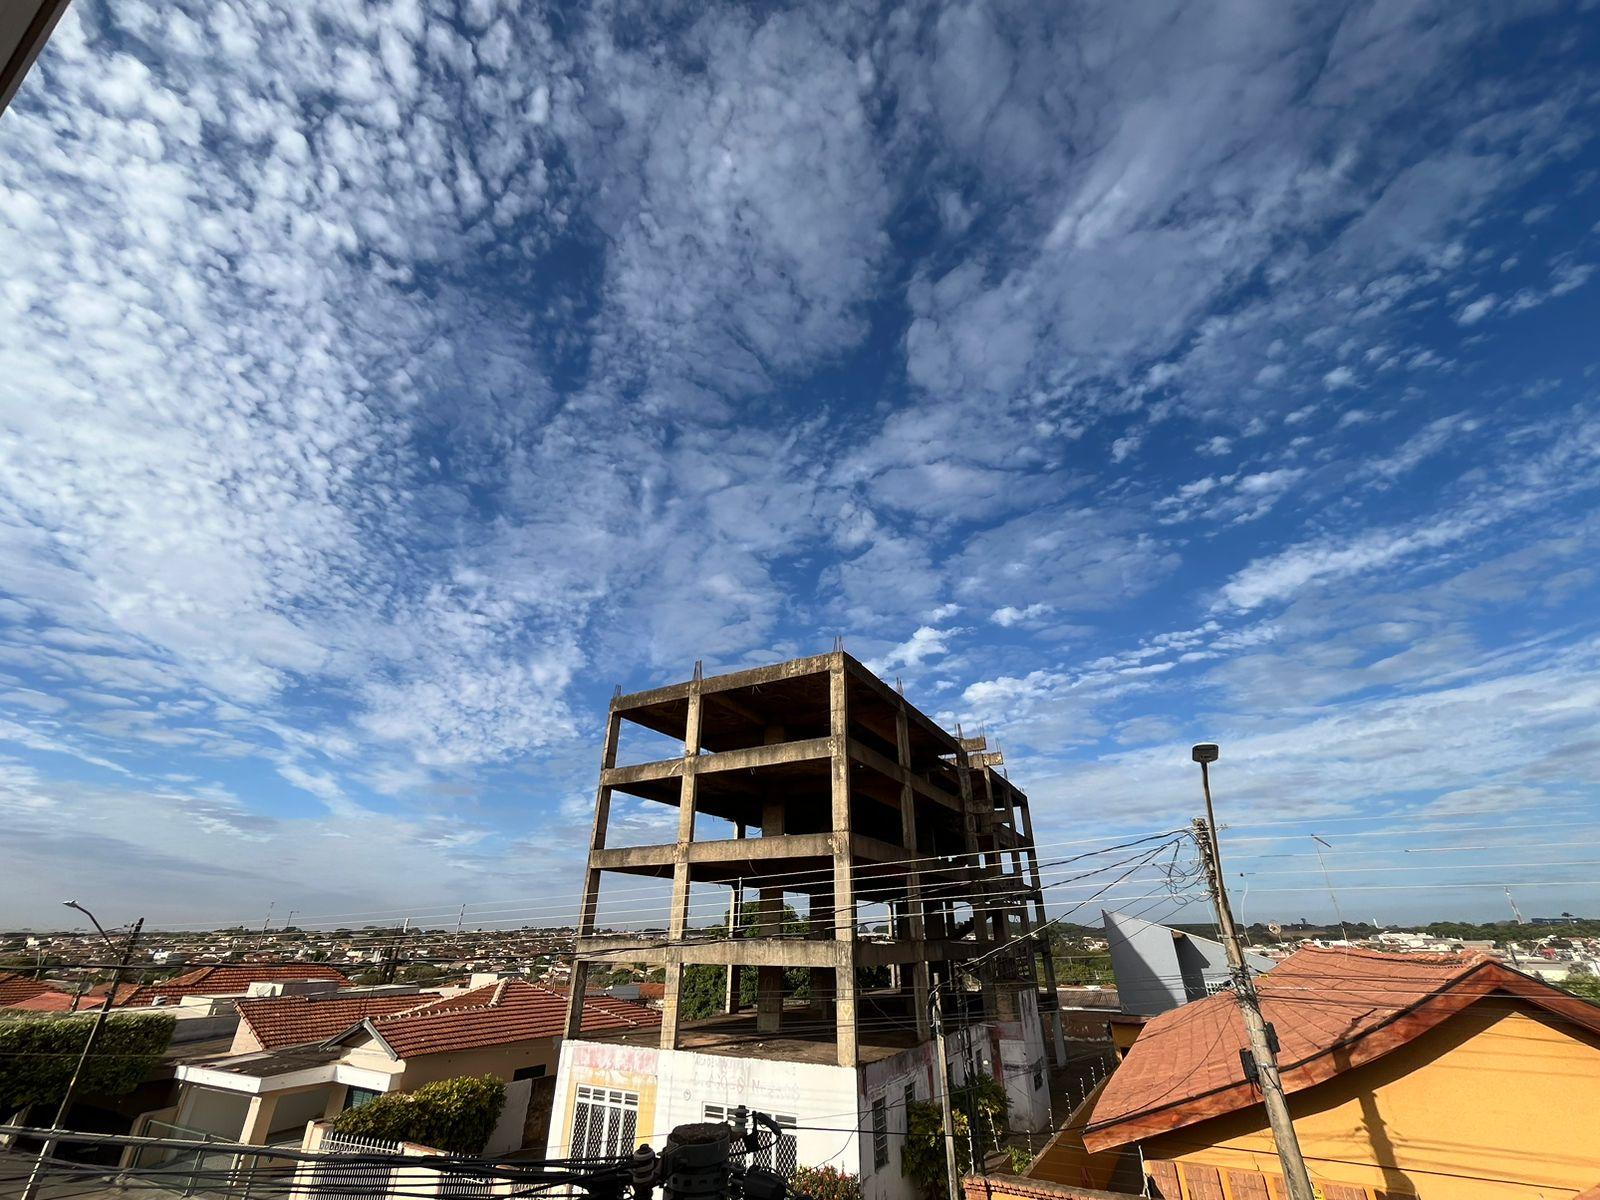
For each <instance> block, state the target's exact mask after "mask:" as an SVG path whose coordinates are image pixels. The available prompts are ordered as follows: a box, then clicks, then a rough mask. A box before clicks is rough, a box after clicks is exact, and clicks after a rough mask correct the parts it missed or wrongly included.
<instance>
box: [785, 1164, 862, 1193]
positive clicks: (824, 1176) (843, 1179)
mask: <svg viewBox="0 0 1600 1200" xmlns="http://www.w3.org/2000/svg"><path fill="white" fill-rule="evenodd" d="M789 1194H790V1195H791V1196H809V1197H810V1198H811V1200H861V1177H860V1176H859V1175H852V1174H850V1172H849V1171H841V1170H839V1168H838V1167H797V1168H795V1172H794V1174H793V1175H791V1176H790V1177H789Z"/></svg>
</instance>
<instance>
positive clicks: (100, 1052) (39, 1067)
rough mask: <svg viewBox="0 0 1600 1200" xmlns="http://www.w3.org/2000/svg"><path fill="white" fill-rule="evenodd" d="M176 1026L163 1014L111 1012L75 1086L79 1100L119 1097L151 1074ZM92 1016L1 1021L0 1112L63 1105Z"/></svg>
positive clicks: (86, 1014)
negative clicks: (30, 1105)
mask: <svg viewBox="0 0 1600 1200" xmlns="http://www.w3.org/2000/svg"><path fill="white" fill-rule="evenodd" d="M176 1024H177V1022H176V1021H175V1020H174V1019H173V1018H172V1017H171V1016H170V1015H168V1014H167V1013H113V1014H112V1015H111V1016H109V1017H107V1018H106V1023H105V1027H104V1028H102V1029H101V1030H100V1037H99V1040H98V1041H96V1043H95V1048H94V1053H93V1054H91V1055H90V1056H89V1061H88V1062H87V1063H85V1064H84V1075H83V1078H82V1079H81V1080H79V1082H78V1094H79V1095H83V1096H121V1095H125V1094H126V1093H128V1092H131V1091H132V1090H133V1089H134V1088H136V1087H138V1086H139V1084H140V1083H142V1082H143V1081H144V1078H145V1076H146V1075H148V1074H149V1073H150V1072H151V1071H153V1070H154V1069H155V1068H156V1066H157V1065H159V1064H160V1062H161V1056H162V1055H163V1054H165V1053H166V1050H167V1044H168V1043H169V1042H170V1041H171V1040H172V1030H173V1027H174V1026H175V1025H176ZM93 1026H94V1014H92V1013H83V1014H80V1015H77V1016H71V1017H47V1016H22V1015H19V1016H8V1017H0V1112H13V1111H15V1110H16V1109H19V1108H21V1107H23V1106H24V1105H27V1104H41V1105H45V1106H50V1105H55V1104H60V1103H61V1097H62V1096H63V1095H64V1094H65V1093H66V1090H67V1083H68V1081H69V1080H70V1079H71V1078H72V1071H73V1068H74V1067H76V1066H77V1064H78V1057H79V1056H80V1055H81V1054H82V1053H83V1047H84V1043H85V1042H87V1041H88V1040H89V1030H90V1029H91V1028H92V1027H93Z"/></svg>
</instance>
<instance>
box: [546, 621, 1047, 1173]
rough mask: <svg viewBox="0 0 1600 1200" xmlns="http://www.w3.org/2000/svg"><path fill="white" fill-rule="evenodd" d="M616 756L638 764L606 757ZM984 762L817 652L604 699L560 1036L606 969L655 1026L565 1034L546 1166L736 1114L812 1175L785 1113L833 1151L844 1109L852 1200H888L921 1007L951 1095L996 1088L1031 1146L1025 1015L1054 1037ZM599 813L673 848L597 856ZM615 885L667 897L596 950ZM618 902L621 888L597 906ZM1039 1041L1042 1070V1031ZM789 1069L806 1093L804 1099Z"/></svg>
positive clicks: (1025, 869) (609, 849)
mask: <svg viewBox="0 0 1600 1200" xmlns="http://www.w3.org/2000/svg"><path fill="white" fill-rule="evenodd" d="M641 739H643V740H646V741H650V742H653V743H654V744H655V745H656V746H657V747H660V748H661V749H659V750H657V751H656V752H655V753H656V755H657V756H656V757H653V758H651V759H650V760H649V761H637V762H624V761H620V759H621V758H623V757H627V755H626V754H625V753H619V752H620V751H621V750H622V748H623V747H626V746H630V745H632V744H633V743H635V742H637V741H639V740H641ZM662 750H671V751H674V753H671V754H670V756H668V755H665V754H663V753H662ZM998 765H999V755H998V754H996V753H992V752H988V751H987V750H986V749H985V747H984V744H983V740H982V739H981V738H979V739H964V738H962V737H961V736H960V735H959V732H957V733H952V732H950V731H948V730H946V729H943V728H941V727H940V726H939V725H938V724H937V723H936V722H935V721H933V720H932V719H931V718H929V717H928V716H927V715H925V714H924V713H922V712H921V711H919V710H918V709H917V708H915V707H914V706H912V705H911V704H910V703H908V702H907V701H906V699H905V698H904V697H903V696H902V695H901V694H900V693H899V692H898V691H897V690H896V689H894V688H892V687H889V686H888V685H886V684H885V683H883V681H881V680H880V679H878V678H877V677H876V676H875V675H873V674H872V672H871V671H869V670H867V669H866V668H865V667H864V666H863V665H862V664H861V663H859V662H857V661H856V660H855V659H853V658H852V657H850V656H849V655H848V654H845V653H843V652H842V651H835V652H834V653H832V654H827V655H820V656H817V657H813V658H802V659H795V660H793V661H790V662H786V663H780V664H778V665H776V666H770V667H760V668H756V669H752V670H746V671H737V672H733V673H730V674H726V675H717V676H710V677H705V678H701V677H700V674H699V671H698V669H697V670H696V676H695V678H693V679H690V680H688V681H686V682H683V683H678V684H673V685H671V686H667V687H661V688H655V689H652V690H650V691H645V692H638V693H635V694H633V695H626V696H623V695H619V696H617V697H616V698H615V699H614V700H613V701H612V704H611V708H610V712H609V714H608V717H607V723H606V729H605V737H604V749H603V757H602V762H601V770H600V782H599V789H598V793H597V796H596V800H595V813H594V826H593V833H592V839H591V843H590V849H589V858H588V869H587V872H586V875H585V879H584V888H583V897H582V905H581V910H580V923H579V929H578V946H577V957H576V962H575V964H574V968H573V978H572V985H573V986H572V995H573V1004H572V1012H573V1014H574V1016H573V1018H572V1019H573V1020H575V1019H576V1014H577V1012H578V998H579V997H580V996H581V995H582V994H583V992H584V989H585V986H586V983H587V981H588V979H589V976H590V973H591V971H592V970H594V969H596V968H597V967H598V968H601V969H603V970H605V972H606V973H607V974H608V975H609V973H610V972H611V971H612V970H613V969H614V968H615V967H616V966H617V965H619V964H623V963H628V964H647V965H650V966H656V967H660V968H662V969H663V970H664V973H665V997H664V1001H663V1006H664V1007H663V1021H662V1025H661V1028H660V1030H659V1032H658V1031H656V1030H654V1029H652V1030H649V1031H648V1032H644V1031H640V1032H638V1033H635V1034H630V1035H627V1036H625V1037H620V1038H615V1039H611V1040H608V1041H603V1042H601V1041H592V1042H584V1041H579V1040H578V1030H577V1029H576V1027H575V1026H572V1025H571V1022H570V1021H569V1029H568V1040H567V1044H566V1046H565V1047H564V1049H563V1054H562V1067H561V1071H562V1078H561V1080H560V1082H559V1083H558V1087H557V1094H556V1101H555V1113H554V1117H553V1121H552V1127H551V1145H552V1146H558V1145H560V1146H570V1147H571V1148H572V1151H573V1152H578V1151H579V1150H580V1149H581V1150H583V1151H585V1152H587V1151H589V1150H598V1151H601V1152H604V1151H605V1150H607V1149H612V1148H615V1147H613V1146H612V1145H611V1141H612V1139H613V1135H614V1136H615V1137H616V1138H620V1139H622V1140H626V1138H634V1137H641V1136H643V1134H644V1133H646V1132H648V1131H650V1130H653V1129H654V1128H656V1127H661V1128H663V1129H667V1128H671V1127H672V1126H673V1125H675V1124H678V1123H681V1122H683V1121H688V1120H703V1119H707V1117H710V1118H712V1119H716V1118H717V1116H718V1114H719V1113H721V1112H723V1111H726V1110H729V1109H731V1108H732V1107H734V1106H737V1105H739V1104H747V1105H749V1106H751V1107H752V1108H760V1109H763V1110H766V1111H773V1112H778V1113H782V1114H785V1119H786V1120H788V1121H789V1123H790V1126H791V1128H793V1130H794V1133H793V1134H792V1135H791V1136H790V1137H789V1138H788V1139H786V1140H787V1142H788V1145H787V1146H786V1147H782V1146H781V1147H780V1150H779V1153H778V1163H777V1165H780V1166H792V1165H793V1164H794V1162H795V1161H799V1162H801V1163H804V1162H808V1161H812V1160H813V1158H814V1156H813V1155H810V1154H808V1153H806V1142H807V1138H806V1136H805V1132H806V1128H807V1122H806V1117H807V1115H808V1114H807V1113H806V1112H804V1111H799V1110H804V1109H807V1108H808V1107H809V1108H811V1109H813V1110H814V1111H815V1112H816V1113H817V1114H818V1116H819V1117H821V1116H827V1117H830V1118H831V1119H830V1120H826V1121H823V1120H819V1121H818V1122H816V1123H815V1124H817V1125H819V1126H823V1127H828V1126H831V1127H832V1128H833V1129H834V1130H835V1131H836V1130H837V1128H838V1127H839V1125H840V1124H841V1122H840V1119H839V1114H840V1113H841V1112H844V1113H847V1114H848V1113H849V1112H854V1113H856V1114H858V1115H859V1116H860V1117H861V1120H860V1121H859V1122H853V1123H852V1122H845V1124H846V1125H850V1126H852V1127H855V1128H860V1129H861V1130H863V1131H864V1132H863V1133H862V1135H861V1138H860V1143H861V1144H860V1146H859V1147H858V1149H859V1151H860V1162H861V1167H862V1169H861V1177H862V1183H863V1187H864V1190H865V1192H866V1195H867V1200H890V1198H891V1197H899V1196H902V1195H906V1194H908V1193H906V1192H905V1187H906V1186H908V1185H906V1184H905V1181H904V1180H903V1179H901V1178H900V1174H899V1170H898V1162H897V1161H895V1162H893V1163H889V1162H887V1161H886V1159H885V1156H886V1155H888V1156H889V1157H891V1158H894V1159H896V1160H897V1159H898V1148H897V1146H898V1142H899V1141H900V1139H899V1138H896V1137H894V1136H892V1134H894V1133H896V1132H899V1133H903V1132H904V1128H905V1125H904V1122H905V1115H906V1108H907V1105H908V1104H909V1103H910V1102H912V1101H914V1100H918V1099H920V1100H929V1099H932V1098H933V1097H934V1096H935V1095H936V1094H937V1093H936V1092H935V1090H934V1089H935V1086H936V1084H937V1082H938V1081H937V1078H936V1075H935V1068H934V1064H933V1058H932V1052H931V1048H930V1046H931V1043H930V1005H929V1003H928V1000H929V994H930V989H938V991H939V993H940V998H941V1000H942V1002H943V1010H944V1013H945V1017H944V1020H945V1023H946V1026H947V1028H948V1029H950V1030H951V1031H952V1041H951V1050H950V1053H951V1056H952V1063H951V1070H952V1071H953V1073H954V1075H955V1077H956V1078H958V1079H960V1078H963V1077H965V1075H966V1074H968V1073H969V1072H972V1071H985V1072H988V1073H990V1074H991V1075H993V1076H995V1077H996V1078H1000V1079H1002V1080H1004V1082H1005V1085H1006V1088H1007V1091H1008V1093H1009V1094H1010V1097H1011V1101H1012V1117H1013V1122H1014V1124H1016V1125H1018V1126H1029V1125H1032V1126H1043V1125H1044V1124H1045V1123H1046V1122H1047V1121H1048V1116H1049V1112H1048V1091H1047V1089H1046V1088H1045V1086H1044V1079H1043V1076H1044V1073H1045V1063H1044V1057H1045V1046H1044V1037H1043V1033H1042V1030H1041V1024H1040V1017H1041V1012H1043V1013H1044V1014H1046V1015H1047V1016H1048V1017H1049V1018H1051V1019H1052V1023H1053V1024H1054V1021H1053V1018H1054V1010H1055V989H1054V980H1053V978H1047V979H1045V980H1044V981H1043V982H1044V983H1045V984H1046V988H1045V990H1043V991H1041V990H1040V987H1039V984H1040V982H1041V981H1040V980H1038V979H1037V978H1036V970H1035V962H1036V959H1035V955H1034V953H1033V950H1034V944H1033V942H1032V941H1031V940H1023V941H1019V940H1018V939H1019V938H1023V937H1024V935H1026V934H1027V933H1028V932H1029V931H1030V930H1031V929H1033V928H1035V927H1036V924H1037V923H1038V922H1041V921H1043V919H1044V909H1043V902H1042V898H1041V893H1040V888H1039V875H1038V861H1037V856H1036V854H1035V851H1034V847H1033V837H1032V821H1031V817H1030V816H1029V812H1028V802H1027V797H1026V796H1024V795H1023V794H1022V792H1020V791H1019V790H1018V789H1017V788H1015V787H1013V786H1012V785H1011V783H1010V782H1009V781H1008V780H1007V779H1006V778H1005V777H1004V776H1003V775H1002V774H1000V773H999V772H998V771H997V770H996V767H997V766H998ZM619 793H620V794H622V795H623V796H627V797H636V798H638V799H639V800H643V801H646V802H653V803H659V804H662V805H667V806H672V807H675V808H676V809H677V813H676V837H675V839H674V840H672V841H662V842H660V843H659V844H653V845H617V844H615V841H616V839H615V838H614V837H613V836H612V833H613V830H612V822H611V815H612V811H613V802H614V800H615V799H616V798H617V797H618V794H619ZM629 824H630V825H633V826H636V825H637V824H638V822H637V821H633V822H630V823H629ZM619 876H634V877H639V876H644V877H651V878H656V879H659V880H663V881H665V880H670V881H671V894H670V897H669V898H668V899H667V902H666V906H665V910H664V911H662V912H660V913H659V914H652V917H651V919H650V922H649V923H650V924H651V926H652V928H651V929H648V930H644V931H640V930H637V929H634V930H627V929H619V928H615V927H620V926H626V925H629V924H637V923H638V902H637V901H631V902H629V901H624V902H623V904H621V905H620V906H619V905H618V904H617V903H616V902H615V901H611V900H608V895H609V894H610V889H611V888H612V887H614V886H616V881H617V878H618V877H619ZM639 887H640V885H639V884H638V883H637V881H632V882H631V883H630V882H629V881H623V882H622V883H621V887H620V888H618V893H617V894H619V895H627V894H628V893H629V891H630V890H631V892H632V893H633V894H634V895H637V894H638V891H639ZM612 911H617V912H627V913H628V916H629V919H628V920H610V918H609V916H608V914H609V913H610V912H612ZM608 922H609V927H608ZM1044 962H1045V963H1046V969H1048V962H1049V958H1048V955H1046V956H1044ZM691 966H703V967H714V968H723V969H724V971H723V972H722V973H720V974H719V978H721V979H722V980H723V981H724V982H725V986H724V987H722V988H721V990H720V996H721V1003H720V1005H719V1006H718V1007H719V1009H720V1011H718V1012H717V1013H715V1014H713V1015H711V1016H700V1017H698V1018H697V1019H689V1018H688V1016H687V1015H686V1014H685V1013H684V1011H683V1007H684V1006H683V1003H682V999H683V995H684V989H683V981H684V974H685V970H686V968H688V967H691ZM703 974H704V972H702V976H703ZM752 979H753V983H754V988H753V1003H750V1004H745V1003H743V1002H742V1000H741V993H749V992H750V991H751V990H752V989H751V988H750V987H749V984H750V983H751V982H752ZM797 981H798V982H797ZM1052 1033H1053V1040H1054V1041H1055V1042H1056V1051H1057V1054H1058V1055H1059V1054H1060V1052H1061V1043H1060V1031H1059V1025H1056V1026H1055V1028H1054V1029H1053V1030H1052ZM796 1072H801V1073H804V1074H807V1075H808V1077H809V1078H810V1079H811V1081H812V1084H813V1086H812V1087H811V1088H810V1089H809V1090H808V1091H807V1092H805V1093H804V1094H805V1096H806V1097H807V1099H806V1102H804V1103H802V1102H801V1098H800V1097H801V1093H797V1092H796V1090H795V1087H794V1085H795V1083H796V1082H798V1079H797V1076H796ZM819 1072H820V1073H819ZM818 1103H820V1104H821V1107H820V1108H818V1107H816V1105H817V1104H818ZM630 1106H631V1107H630ZM841 1106H842V1107H841ZM894 1127H897V1128H894ZM597 1131H598V1132H597ZM624 1133H626V1137H623V1135H624ZM838 1142H839V1138H838V1136H837V1132H835V1133H834V1134H833V1136H831V1138H830V1137H827V1136H823V1137H821V1138H820V1140H818V1143H817V1144H818V1148H819V1151H820V1148H821V1146H822V1145H823V1144H824V1143H827V1154H826V1155H822V1156H821V1157H819V1158H815V1161H822V1159H823V1158H827V1157H830V1156H834V1157H836V1156H837V1153H838V1150H839V1146H838ZM618 1145H619V1146H620V1142H619V1143H618ZM627 1149H631V1147H625V1148H623V1150H624V1152H625V1151H626V1150H627ZM785 1151H786V1152H787V1157H788V1162H783V1161H782V1160H783V1158H784V1157H785ZM890 1166H892V1167H893V1169H892V1170H886V1169H885V1168H886V1167H890ZM847 1169H848V1167H847ZM880 1177H881V1178H880ZM874 1181H877V1182H874Z"/></svg>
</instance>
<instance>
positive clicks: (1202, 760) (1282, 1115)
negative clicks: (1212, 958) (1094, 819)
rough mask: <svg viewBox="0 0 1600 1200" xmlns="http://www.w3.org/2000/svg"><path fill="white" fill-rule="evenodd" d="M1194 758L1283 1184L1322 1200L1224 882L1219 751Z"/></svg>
mask: <svg viewBox="0 0 1600 1200" xmlns="http://www.w3.org/2000/svg"><path fill="white" fill-rule="evenodd" d="M1190 756H1191V757H1192V758H1193V759H1194V761H1195V762H1197V763H1199V764H1200V783H1201V786H1202V787H1203V788H1204V789H1205V794H1206V815H1205V817H1204V818H1199V817H1197V818H1196V819H1195V822H1194V832H1195V842H1196V844H1197V845H1198V846H1199V848H1200V860H1201V862H1202V863H1203V864H1204V866H1205V869H1206V877H1207V879H1208V881H1209V882H1210V885H1211V899H1212V901H1213V902H1214V903H1215V904H1216V908H1217V926H1218V929H1219V930H1220V932H1221V934H1222V944H1223V946H1224V947H1225V948H1226V949H1227V952H1228V968H1229V970H1230V972H1231V974H1232V975H1233V992H1234V996H1235V998H1236V999H1237V1000H1238V1003H1239V1014H1240V1016H1241V1017H1242V1018H1243V1020H1244V1029H1245V1036H1246V1037H1247V1038H1248V1039H1249V1042H1250V1055H1251V1057H1252V1058H1253V1059H1254V1061H1255V1068H1256V1073H1257V1075H1258V1076H1259V1083H1260V1087H1261V1100H1262V1103H1263V1104H1264V1105H1265V1106H1266V1110H1267V1123H1268V1124H1269V1125H1270V1126H1271V1127H1272V1140H1273V1142H1274V1143H1276V1145H1277V1147H1278V1162H1279V1163H1280V1164H1282V1166H1283V1181H1284V1184H1285V1186H1286V1187H1287V1188H1288V1191H1289V1200H1316V1193H1315V1192H1314V1191H1313V1190H1312V1187H1311V1176H1310V1174H1309V1173H1308V1172H1307V1171H1306V1160H1305V1158H1304V1157H1303V1156H1302V1155H1301V1153H1300V1139H1299V1138H1297V1137H1296V1136H1295V1132H1294V1122H1293V1121H1292V1120H1291V1119H1290V1117H1289V1102H1288V1100H1287V1098H1285V1096H1284V1094H1283V1080H1282V1078H1280V1077H1279V1075H1278V1056H1277V1054H1276V1052H1275V1050H1274V1047H1275V1045H1276V1043H1277V1037H1276V1035H1275V1034H1273V1033H1271V1032H1270V1029H1271V1027H1270V1026H1269V1025H1268V1024H1267V1022H1266V1019H1265V1018H1264V1017H1263V1016H1262V1015H1261V998H1260V997H1259V996H1258V995H1256V985H1255V981H1254V980H1253V979H1251V978H1250V970H1249V968H1248V967H1247V966H1246V965H1245V961H1244V951H1243V950H1241V949H1240V948H1239V931H1238V929H1237V928H1235V926H1234V923H1233V910H1232V909H1231V908H1229V907H1228V889H1227V885H1226V884H1224V882H1223V879H1222V861H1221V858H1222V856H1221V852H1220V848H1219V846H1218V843H1217V820H1216V814H1215V813H1214V812H1213V811H1212V807H1211V771H1210V766H1211V764H1212V763H1214V762H1216V761H1217V758H1218V756H1219V751H1218V749H1217V747H1216V745H1215V744H1213V743H1211V742H1202V743H1201V744H1199V745H1197V746H1195V748H1194V749H1193V751H1191V755H1190Z"/></svg>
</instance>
